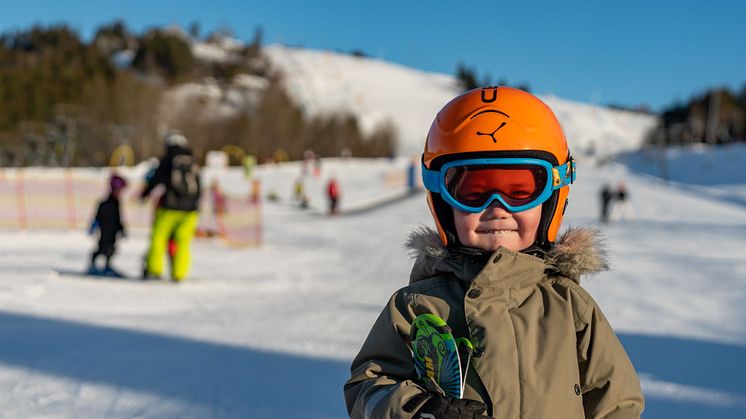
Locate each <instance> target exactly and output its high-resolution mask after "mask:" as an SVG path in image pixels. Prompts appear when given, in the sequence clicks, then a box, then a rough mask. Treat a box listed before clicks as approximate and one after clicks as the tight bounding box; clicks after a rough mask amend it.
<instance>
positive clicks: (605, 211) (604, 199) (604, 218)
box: [601, 184, 614, 223]
mask: <svg viewBox="0 0 746 419" xmlns="http://www.w3.org/2000/svg"><path fill="white" fill-rule="evenodd" d="M613 199H614V194H613V193H612V192H611V186H609V184H604V186H603V187H602V188H601V222H602V223H607V222H609V207H610V205H611V203H612V201H613Z"/></svg>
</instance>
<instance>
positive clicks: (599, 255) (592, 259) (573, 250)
mask: <svg viewBox="0 0 746 419" xmlns="http://www.w3.org/2000/svg"><path fill="white" fill-rule="evenodd" d="M405 246H406V248H407V249H408V250H409V252H410V255H411V257H412V258H413V259H414V260H415V262H414V266H413V268H412V273H411V275H410V283H413V282H416V281H419V280H421V279H425V278H428V277H431V276H434V275H436V274H437V273H439V272H447V273H453V274H456V275H457V276H461V275H463V272H462V266H463V265H462V263H461V262H460V261H459V259H461V258H463V256H464V255H463V254H461V253H457V252H455V251H453V250H451V249H448V248H446V247H444V246H443V243H442V242H441V240H440V237H439V235H438V233H437V232H436V231H435V230H433V229H431V228H429V227H425V226H420V227H418V228H416V229H415V230H414V231H412V232H411V233H410V234H409V237H408V238H407V241H406V243H405ZM543 259H544V261H545V262H544V263H545V264H546V265H547V268H546V269H547V270H548V271H554V272H556V273H558V274H560V275H563V276H566V277H568V278H571V279H573V280H574V281H576V282H580V277H581V276H582V275H594V274H597V273H599V272H602V271H606V270H608V269H609V261H608V251H607V249H606V245H605V239H604V237H603V233H601V231H600V230H598V229H596V228H588V227H571V228H569V229H567V230H566V231H565V232H564V233H563V234H562V235H561V236H560V237H559V239H558V240H557V242H556V244H555V245H554V246H553V247H552V248H551V249H550V250H549V251H548V252H546V253H545V254H544V255H543Z"/></svg>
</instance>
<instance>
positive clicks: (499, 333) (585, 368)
mask: <svg viewBox="0 0 746 419" xmlns="http://www.w3.org/2000/svg"><path fill="white" fill-rule="evenodd" d="M408 245H409V247H410V249H412V250H413V252H414V254H415V256H416V261H415V265H414V268H413V270H412V275H411V278H410V285H409V286H407V287H405V288H402V289H401V290H399V291H397V292H396V293H395V294H394V295H393V296H392V297H391V299H390V300H389V303H388V305H387V306H386V307H385V308H384V310H383V312H382V313H381V315H380V316H379V317H378V319H377V320H376V322H375V324H374V325H373V328H372V330H371V331H370V334H369V335H368V338H367V339H366V341H365V343H364V344H363V347H362V349H361V350H360V353H359V354H358V356H357V357H356V358H355V360H354V361H353V363H352V377H351V378H350V379H349V381H347V383H346V384H345V400H346V403H347V409H348V412H349V414H350V417H352V418H411V417H412V416H413V414H414V413H407V412H405V411H404V410H403V408H402V407H403V405H404V404H405V403H406V402H407V401H408V400H410V399H411V398H412V397H413V396H415V395H417V394H419V393H420V392H422V391H424V390H423V388H422V387H420V386H419V385H418V384H417V383H416V378H415V377H416V375H415V371H414V364H413V359H412V352H411V349H410V342H409V329H410V324H411V322H412V321H413V320H414V318H415V317H417V316H418V315H420V314H423V313H433V314H437V315H438V316H440V317H441V318H443V319H445V320H446V322H447V323H448V325H449V326H450V327H451V329H452V330H453V335H454V336H455V337H457V338H458V337H466V338H469V339H470V340H471V341H472V343H473V344H474V347H475V351H474V357H473V359H472V362H471V365H470V367H469V371H468V373H467V378H466V389H465V390H464V398H467V399H472V400H479V401H482V402H484V403H485V404H486V405H487V406H488V411H487V414H489V415H490V416H493V417H495V418H500V419H519V418H526V419H542V418H546V419H575V418H615V419H617V418H639V417H640V414H641V412H642V410H643V405H644V403H643V396H642V392H641V390H640V383H639V379H638V378H637V374H636V373H635V370H634V368H633V367H632V364H631V362H630V360H629V358H628V357H627V354H626V353H625V352H624V349H623V348H622V345H621V344H620V342H619V340H618V339H617V337H616V335H615V334H614V331H613V330H612V328H611V326H610V325H609V322H608V321H607V320H606V318H605V317H604V315H603V313H601V310H600V309H599V307H598V305H597V304H596V302H595V301H594V300H593V298H591V296H590V295H589V294H588V293H587V292H586V291H585V290H584V289H583V288H582V287H581V286H580V285H579V282H578V281H579V277H580V275H581V274H588V273H596V272H599V271H602V270H605V269H607V263H606V260H605V251H604V249H603V248H602V246H601V245H600V243H599V238H598V233H597V232H596V231H595V230H591V229H572V230H569V231H568V232H566V233H565V234H564V235H563V236H562V237H561V238H560V240H559V241H558V244H557V246H555V248H554V249H553V250H552V251H550V252H549V253H548V254H547V255H546V257H545V258H539V257H535V256H531V255H529V254H525V253H517V252H512V251H509V250H507V249H504V248H499V249H498V250H497V251H496V252H494V253H493V254H492V255H491V256H489V259H487V260H485V258H484V257H482V258H479V257H476V256H470V255H467V254H460V253H455V252H450V251H448V250H447V249H445V248H443V247H442V245H440V239H439V238H438V236H437V233H435V232H433V231H430V230H419V231H417V232H415V233H413V234H412V236H411V237H410V240H409V242H408ZM416 410H417V408H415V409H414V411H416Z"/></svg>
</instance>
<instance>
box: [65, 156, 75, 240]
mask: <svg viewBox="0 0 746 419" xmlns="http://www.w3.org/2000/svg"><path fill="white" fill-rule="evenodd" d="M65 198H66V200H67V219H68V221H69V222H70V228H72V229H75V227H76V223H75V221H76V217H75V192H74V190H73V175H72V170H70V168H69V167H68V168H66V169H65Z"/></svg>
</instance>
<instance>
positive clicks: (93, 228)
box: [88, 220, 98, 236]
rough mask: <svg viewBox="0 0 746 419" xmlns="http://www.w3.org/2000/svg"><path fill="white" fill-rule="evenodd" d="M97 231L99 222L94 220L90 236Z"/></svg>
mask: <svg viewBox="0 0 746 419" xmlns="http://www.w3.org/2000/svg"><path fill="white" fill-rule="evenodd" d="M97 229H98V221H96V220H93V222H92V223H91V225H90V226H89V227H88V235H89V236H92V235H93V233H95V232H96V230H97Z"/></svg>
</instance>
